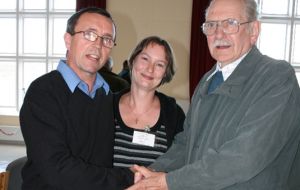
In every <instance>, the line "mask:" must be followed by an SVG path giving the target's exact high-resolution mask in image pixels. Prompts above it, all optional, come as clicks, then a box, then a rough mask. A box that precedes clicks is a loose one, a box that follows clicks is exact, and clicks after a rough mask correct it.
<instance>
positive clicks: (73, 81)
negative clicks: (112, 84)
mask: <svg viewBox="0 0 300 190" xmlns="http://www.w3.org/2000/svg"><path fill="white" fill-rule="evenodd" d="M57 70H58V71H59V72H60V73H61V75H62V77H63V78H64V80H65V81H66V83H67V85H68V87H69V89H70V90H71V92H72V93H73V92H74V91H75V88H76V87H77V86H78V88H79V89H80V90H82V91H83V92H84V93H85V94H87V95H88V96H90V97H91V98H94V97H95V94H96V91H97V90H98V89H99V88H101V87H103V89H104V90H105V92H106V94H108V92H109V85H108V84H107V83H106V82H105V80H104V79H103V77H102V76H101V75H100V74H99V73H97V74H96V80H95V83H94V86H93V90H92V91H91V92H89V91H88V85H87V84H86V83H85V82H84V81H82V80H81V79H80V78H79V77H78V75H77V74H76V73H75V72H74V71H73V70H72V69H71V68H70V67H69V66H68V64H66V60H60V61H59V64H58V66H57Z"/></svg>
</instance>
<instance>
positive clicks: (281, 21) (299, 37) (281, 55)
mask: <svg viewBox="0 0 300 190" xmlns="http://www.w3.org/2000/svg"><path fill="white" fill-rule="evenodd" d="M256 2H257V3H258V7H259V14H260V20H261V22H262V25H261V34H260V38H259V40H258V43H257V46H258V48H259V49H260V50H261V52H262V53H264V54H267V55H269V56H271V57H274V58H276V59H284V60H286V61H288V62H289V63H291V64H292V66H293V67H294V68H295V71H296V76H297V78H298V82H299V83H300V53H299V52H300V0H256Z"/></svg>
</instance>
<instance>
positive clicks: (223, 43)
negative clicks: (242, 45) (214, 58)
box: [213, 40, 231, 47]
mask: <svg viewBox="0 0 300 190" xmlns="http://www.w3.org/2000/svg"><path fill="white" fill-rule="evenodd" d="M217 46H231V42H229V41H227V40H215V41H214V43H213V47H217Z"/></svg>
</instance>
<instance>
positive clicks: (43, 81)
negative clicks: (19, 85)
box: [28, 70, 64, 90]
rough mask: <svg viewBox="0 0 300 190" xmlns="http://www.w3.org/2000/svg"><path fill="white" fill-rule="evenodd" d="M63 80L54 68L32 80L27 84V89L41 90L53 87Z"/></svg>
mask: <svg viewBox="0 0 300 190" xmlns="http://www.w3.org/2000/svg"><path fill="white" fill-rule="evenodd" d="M63 82H64V80H63V77H62V76H61V74H60V73H59V72H58V71H57V70H54V71H51V72H49V73H47V74H44V75H42V76H40V77H38V78H36V79H35V80H34V81H32V83H31V84H30V86H29V89H36V88H38V89H39V90H43V89H49V88H54V87H57V86H58V85H57V84H58V83H61V84H62V83H63ZM29 89H28V90H29Z"/></svg>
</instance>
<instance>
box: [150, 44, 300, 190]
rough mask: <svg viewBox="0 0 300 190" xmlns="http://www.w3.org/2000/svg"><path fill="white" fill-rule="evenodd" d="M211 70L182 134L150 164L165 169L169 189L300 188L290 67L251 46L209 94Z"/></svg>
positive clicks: (299, 115) (299, 114) (297, 96)
mask: <svg viewBox="0 0 300 190" xmlns="http://www.w3.org/2000/svg"><path fill="white" fill-rule="evenodd" d="M214 70H215V68H213V69H212V70H211V71H209V72H208V73H207V74H206V75H205V76H204V77H203V78H202V79H201V81H200V82H199V84H198V86H197V89H196V91H195V93H194V96H193V99H192V102H191V106H190V109H189V111H188V113H187V117H186V120H185V123H184V131H183V132H182V133H179V134H178V135H177V136H176V138H175V141H174V143H173V145H172V147H171V148H170V149H169V151H168V152H167V153H166V154H164V155H163V156H161V157H160V158H159V159H158V160H157V161H156V162H155V163H154V164H152V165H151V166H150V167H152V168H154V169H156V170H159V171H165V172H168V174H167V183H168V187H169V189H170V190H183V189H184V190H201V189H203V190H218V189H222V190H225V189H226V190H242V189H243V190H244V189H247V190H250V189H251V190H290V189H293V190H294V189H295V190H296V189H297V190H299V189H300V167H299V163H300V156H299V155H296V154H297V148H298V146H299V139H300V89H299V85H298V82H297V79H296V76H295V72H294V69H293V68H292V66H291V65H290V64H288V63H287V62H285V61H279V60H274V59H272V58H269V57H267V56H264V55H262V54H261V53H260V52H259V51H258V49H257V48H256V47H253V48H252V50H251V51H250V52H249V54H248V55H247V56H246V57H245V58H244V59H243V60H242V61H241V63H240V64H239V65H238V66H237V68H236V69H235V70H234V72H233V73H232V74H231V75H230V77H229V78H228V79H227V80H226V81H225V82H224V83H223V84H222V85H221V86H220V87H219V88H218V89H216V90H215V92H213V93H212V94H210V95H208V94H207V87H208V84H209V82H210V81H207V77H208V76H209V75H210V74H211V73H212V72H213V71H214ZM299 151H300V149H299V150H298V154H300V153H299ZM296 156H299V158H296ZM297 176H298V178H299V179H297Z"/></svg>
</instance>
